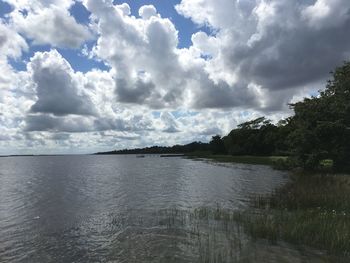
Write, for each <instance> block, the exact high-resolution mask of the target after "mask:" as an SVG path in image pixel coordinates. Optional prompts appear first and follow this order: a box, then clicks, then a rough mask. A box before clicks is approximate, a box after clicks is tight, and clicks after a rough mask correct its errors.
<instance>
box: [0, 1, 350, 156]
mask: <svg viewBox="0 0 350 263" xmlns="http://www.w3.org/2000/svg"><path fill="white" fill-rule="evenodd" d="M349 59H350V1H349V0H293V1H291V0H166V1H165V0H133V1H131V0H130V1H127V0H124V1H119V0H114V1H112V0H75V1H74V0H37V1H35V0H0V154H26V153H87V152H94V151H102V150H112V149H121V148H125V147H128V148H132V147H143V146H149V145H155V144H157V145H172V144H174V143H188V142H191V141H194V140H201V141H208V140H209V139H210V137H211V136H212V135H214V134H221V135H224V134H226V133H227V132H228V131H230V130H231V129H232V128H234V127H235V126H236V125H237V124H239V123H240V122H243V121H246V120H249V119H252V118H256V117H259V116H262V115H265V116H268V117H269V118H271V119H272V120H275V121H276V120H278V119H280V118H283V117H286V116H288V115H289V114H291V112H290V110H289V109H288V106H287V104H288V103H290V102H295V101H298V100H300V99H301V98H303V97H305V96H311V95H315V94H317V91H318V90H320V89H322V88H323V87H324V86H325V83H326V80H327V79H328V78H329V77H330V75H329V72H330V71H331V70H332V69H334V67H335V66H336V65H341V64H342V61H344V60H349Z"/></svg>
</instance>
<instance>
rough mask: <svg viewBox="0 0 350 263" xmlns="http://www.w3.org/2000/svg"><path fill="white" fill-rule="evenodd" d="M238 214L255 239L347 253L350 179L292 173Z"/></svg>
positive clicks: (349, 238)
mask: <svg viewBox="0 0 350 263" xmlns="http://www.w3.org/2000/svg"><path fill="white" fill-rule="evenodd" d="M252 207H253V208H255V209H254V210H253V211H254V212H251V211H246V212H244V213H242V214H240V216H239V217H238V218H239V219H240V221H241V222H242V224H243V225H244V227H245V229H246V231H247V232H248V233H249V234H250V235H251V236H253V237H255V238H265V239H268V240H269V241H271V242H276V241H278V240H284V241H287V242H290V243H293V244H297V245H306V246H311V247H314V248H318V249H322V250H326V251H328V252H329V253H331V254H341V255H345V256H350V178H349V176H346V175H310V174H308V175H304V174H303V175H293V176H292V178H291V181H290V182H289V183H287V184H286V185H284V186H283V187H282V188H280V189H278V190H276V191H275V192H274V193H272V194H270V195H266V196H256V197H253V198H252Z"/></svg>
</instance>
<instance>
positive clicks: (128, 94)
mask: <svg viewBox="0 0 350 263" xmlns="http://www.w3.org/2000/svg"><path fill="white" fill-rule="evenodd" d="M154 90H155V85H154V83H152V82H151V81H143V80H141V79H138V80H137V81H136V82H135V83H132V84H129V83H128V81H127V80H125V79H121V78H118V79H117V80H116V89H115V92H116V94H117V99H118V101H120V102H125V103H139V104H141V103H143V102H144V101H145V100H147V99H148V98H150V96H151V95H152V92H153V91H154Z"/></svg>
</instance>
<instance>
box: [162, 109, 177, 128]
mask: <svg viewBox="0 0 350 263" xmlns="http://www.w3.org/2000/svg"><path fill="white" fill-rule="evenodd" d="M160 119H161V120H162V122H163V124H164V125H165V128H164V129H163V130H162V131H163V132H166V133H176V132H180V129H179V127H178V124H177V121H176V119H175V117H174V116H173V115H172V114H171V113H169V112H162V113H161V115H160Z"/></svg>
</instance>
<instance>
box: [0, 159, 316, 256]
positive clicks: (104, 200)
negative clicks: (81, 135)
mask: <svg viewBox="0 0 350 263" xmlns="http://www.w3.org/2000/svg"><path fill="white" fill-rule="evenodd" d="M0 168H1V174H0V209H1V213H0V261H1V262H12V261H15V262H87V261H90V262H108V261H115V262H225V261H227V262H232V261H233V260H234V261H237V262H239V260H242V259H245V258H247V256H245V254H247V255H253V254H254V253H257V251H260V248H257V247H256V246H258V245H257V244H258V243H257V242H252V241H250V240H249V238H247V237H246V236H245V235H244V233H243V232H242V231H241V229H240V227H239V226H237V224H235V223H234V222H233V221H230V222H229V223H228V222H225V221H220V220H219V221H218V220H216V219H215V218H210V219H209V218H202V217H197V216H196V212H195V211H198V209H199V208H202V207H206V209H208V211H210V210H211V209H214V210H215V208H216V206H217V205H219V206H220V207H221V208H223V209H229V210H230V211H234V210H237V209H240V208H242V207H244V206H245V205H246V204H245V202H244V201H245V200H246V199H247V197H248V196H249V195H250V194H253V193H266V192H269V191H271V190H272V189H273V188H274V187H276V186H278V185H280V184H281V183H283V182H284V181H285V180H286V174H284V173H281V172H278V171H274V170H272V169H270V168H268V167H265V166H249V165H241V164H235V165H213V164H211V163H208V162H204V161H192V160H186V159H182V158H159V157H146V158H136V157H135V156H57V157H17V158H0ZM267 247H269V248H271V246H267ZM288 249H289V250H291V251H293V253H295V255H293V256H291V257H290V258H291V259H293V260H296V259H298V260H302V259H303V257H305V255H302V254H301V253H300V252H299V250H296V249H291V248H288ZM265 250H266V249H265ZM276 250H277V249H276ZM283 251H284V250H283ZM253 252H254V253H253ZM259 253H260V252H259ZM269 253H270V254H271V255H272V256H276V255H277V253H276V251H274V250H273V249H271V252H269ZM284 254H285V253H284ZM289 254H290V253H289ZM271 255H270V256H271ZM260 256H262V255H260ZM306 257H309V258H310V257H312V258H313V259H314V260H316V259H317V260H318V257H316V256H314V255H312V256H310V255H306ZM208 260H209V261H208ZM249 260H250V259H249ZM245 262H247V261H245ZM252 262H254V261H252ZM277 262H278V261H277ZM286 262H297V261H286ZM315 262H316V261H315ZM321 262H322V261H321Z"/></svg>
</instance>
